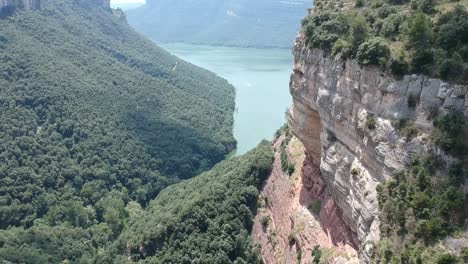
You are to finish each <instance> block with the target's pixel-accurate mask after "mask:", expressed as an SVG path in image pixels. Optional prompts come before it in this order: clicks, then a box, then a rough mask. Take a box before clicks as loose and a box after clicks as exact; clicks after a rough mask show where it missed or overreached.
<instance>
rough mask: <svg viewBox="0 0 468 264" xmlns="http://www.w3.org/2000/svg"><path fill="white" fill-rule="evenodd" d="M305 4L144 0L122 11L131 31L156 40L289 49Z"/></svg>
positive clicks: (306, 0) (301, 0)
mask: <svg viewBox="0 0 468 264" xmlns="http://www.w3.org/2000/svg"><path fill="white" fill-rule="evenodd" d="M311 2H312V1H310V0H197V1H195V0H148V1H147V4H146V5H144V6H142V7H139V8H137V9H134V10H129V11H128V12H127V18H128V21H129V23H130V25H132V26H133V27H134V28H135V29H137V30H138V31H140V32H142V33H143V34H145V35H146V36H148V37H150V38H151V39H153V40H156V41H161V42H189V43H203V44H214V45H229V46H253V47H290V46H291V45H292V43H293V41H294V37H295V35H296V33H297V32H298V30H299V27H300V23H299V22H300V21H301V19H302V18H303V17H304V15H305V14H306V12H307V8H308V7H310V6H311Z"/></svg>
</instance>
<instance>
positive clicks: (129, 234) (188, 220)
mask: <svg viewBox="0 0 468 264" xmlns="http://www.w3.org/2000/svg"><path fill="white" fill-rule="evenodd" d="M272 161H273V154H272V150H271V146H270V143H269V142H267V141H263V142H262V143H260V145H259V146H258V147H257V148H255V149H254V150H252V151H250V152H248V153H247V154H245V155H243V156H241V157H236V158H233V159H230V160H226V161H223V162H221V163H220V164H218V165H216V166H215V167H214V168H213V169H212V170H210V171H208V172H205V173H203V174H201V175H200V176H197V177H195V178H193V179H190V180H187V181H185V182H181V183H179V184H175V185H173V186H170V187H168V188H166V189H165V190H164V191H162V192H161V194H160V195H159V196H158V197H157V198H156V199H155V200H153V201H152V202H151V203H150V205H149V207H148V210H147V211H146V212H144V213H141V214H140V215H138V216H137V217H134V218H132V219H131V221H130V223H129V228H128V229H127V230H126V231H125V233H124V234H123V235H122V236H121V238H120V241H118V243H116V244H117V247H116V249H117V251H113V252H119V253H120V254H117V256H113V255H112V254H110V260H113V261H115V258H119V257H121V258H122V259H126V258H129V259H130V260H131V261H133V262H141V263H194V262H195V263H207V264H208V263H210V264H211V263H219V264H228V263H258V262H259V261H258V256H257V254H256V251H255V250H254V248H253V244H252V242H251V239H250V234H249V231H250V230H251V228H252V219H253V216H254V215H255V212H256V210H257V196H258V189H259V188H260V186H261V185H262V183H263V181H264V180H265V179H266V177H267V176H268V174H269V173H270V171H271V165H272ZM125 252H126V253H127V254H126V255H122V253H125Z"/></svg>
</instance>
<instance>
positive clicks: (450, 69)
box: [302, 0, 468, 83]
mask: <svg viewBox="0 0 468 264" xmlns="http://www.w3.org/2000/svg"><path fill="white" fill-rule="evenodd" d="M351 2H352V1H348V0H319V1H315V7H314V10H313V12H312V14H311V15H309V16H308V17H306V18H305V19H304V20H303V22H302V25H303V32H304V34H305V38H306V43H307V45H309V46H310V47H311V48H320V49H324V50H326V51H329V52H331V53H332V54H333V55H340V56H341V58H343V59H346V58H355V59H357V61H358V63H360V64H362V65H379V66H380V67H382V68H383V69H388V70H390V71H391V72H392V73H394V74H395V75H403V74H408V73H420V74H426V75H429V76H433V77H436V78H441V79H443V80H448V81H451V82H455V83H467V82H468V11H467V9H466V8H467V6H468V5H467V4H466V1H456V0H455V1H450V0H413V1H409V0H367V1H357V2H356V5H355V6H352V3H351Z"/></svg>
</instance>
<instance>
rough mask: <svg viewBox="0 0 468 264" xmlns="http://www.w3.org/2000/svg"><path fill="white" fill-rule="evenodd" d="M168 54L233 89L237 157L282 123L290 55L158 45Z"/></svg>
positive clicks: (286, 104) (288, 100) (274, 51)
mask: <svg viewBox="0 0 468 264" xmlns="http://www.w3.org/2000/svg"><path fill="white" fill-rule="evenodd" d="M160 46H161V47H163V48H164V49H166V50H168V51H169V52H171V53H172V54H174V55H176V56H178V57H180V58H182V59H184V60H186V61H188V62H190V63H193V64H195V65H197V66H200V67H202V68H205V69H208V70H210V71H212V72H214V73H216V74H218V75H219V76H221V77H223V78H225V79H227V80H228V81H229V82H230V83H231V84H232V85H233V86H234V87H236V108H237V109H236V112H235V114H234V120H235V124H234V137H235V138H236V139H237V141H238V146H237V153H236V154H237V155H241V154H244V153H245V152H247V151H249V150H250V149H252V148H253V147H255V146H256V145H257V144H258V143H259V142H260V141H261V140H262V139H271V138H272V137H273V135H274V133H275V131H276V130H277V129H278V128H280V127H281V126H282V125H283V124H284V123H285V122H286V119H285V111H286V109H287V108H288V107H290V105H291V102H292V99H291V96H290V94H289V77H290V75H291V69H292V54H291V51H290V50H286V49H251V48H235V47H214V46H203V45H192V44H161V45H160Z"/></svg>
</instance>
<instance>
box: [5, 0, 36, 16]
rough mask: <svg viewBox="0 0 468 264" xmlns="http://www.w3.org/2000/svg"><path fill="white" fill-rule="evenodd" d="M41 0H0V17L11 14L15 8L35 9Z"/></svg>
mask: <svg viewBox="0 0 468 264" xmlns="http://www.w3.org/2000/svg"><path fill="white" fill-rule="evenodd" d="M39 8H41V0H0V18H2V17H6V16H9V15H11V14H12V13H13V12H14V11H15V10H36V9H39Z"/></svg>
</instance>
